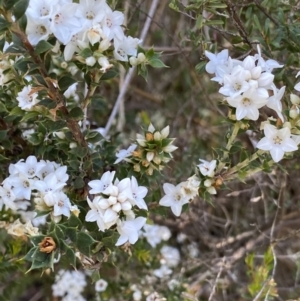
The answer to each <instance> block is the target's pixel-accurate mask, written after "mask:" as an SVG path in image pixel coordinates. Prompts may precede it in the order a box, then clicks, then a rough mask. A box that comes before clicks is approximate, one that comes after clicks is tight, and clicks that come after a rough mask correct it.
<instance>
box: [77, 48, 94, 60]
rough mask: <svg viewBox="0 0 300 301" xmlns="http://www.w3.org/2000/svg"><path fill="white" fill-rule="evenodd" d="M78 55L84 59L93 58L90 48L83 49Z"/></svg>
mask: <svg viewBox="0 0 300 301" xmlns="http://www.w3.org/2000/svg"><path fill="white" fill-rule="evenodd" d="M79 55H80V56H82V57H83V58H85V59H86V58H88V57H90V56H93V52H92V50H91V49H90V48H85V49H83V50H82V51H80V53H79Z"/></svg>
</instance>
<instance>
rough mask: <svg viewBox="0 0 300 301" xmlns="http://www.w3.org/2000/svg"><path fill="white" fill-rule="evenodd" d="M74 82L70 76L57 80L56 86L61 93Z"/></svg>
mask: <svg viewBox="0 0 300 301" xmlns="http://www.w3.org/2000/svg"><path fill="white" fill-rule="evenodd" d="M76 82H77V80H76V79H74V78H72V77H70V76H63V77H61V78H60V79H59V80H58V86H59V88H60V90H61V91H62V92H65V91H66V90H67V89H68V88H69V87H70V86H71V85H73V84H74V83H76Z"/></svg>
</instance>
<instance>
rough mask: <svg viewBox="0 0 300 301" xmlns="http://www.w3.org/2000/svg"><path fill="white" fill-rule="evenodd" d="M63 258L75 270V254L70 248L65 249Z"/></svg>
mask: <svg viewBox="0 0 300 301" xmlns="http://www.w3.org/2000/svg"><path fill="white" fill-rule="evenodd" d="M65 257H66V258H67V259H68V262H69V263H70V264H71V265H72V266H73V267H74V268H75V267H76V256H75V252H74V251H73V250H72V249H71V248H68V249H67V251H66V254H65Z"/></svg>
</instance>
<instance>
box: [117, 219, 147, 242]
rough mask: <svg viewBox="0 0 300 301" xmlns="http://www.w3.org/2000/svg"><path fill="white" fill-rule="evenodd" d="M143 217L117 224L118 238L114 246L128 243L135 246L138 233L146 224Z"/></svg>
mask: <svg viewBox="0 0 300 301" xmlns="http://www.w3.org/2000/svg"><path fill="white" fill-rule="evenodd" d="M146 220H147V219H146V218H145V217H137V218H136V219H134V220H128V221H121V220H120V221H119V222H118V224H117V230H118V232H119V234H120V237H119V239H118V241H117V243H116V246H120V245H123V244H124V243H125V242H127V241H129V242H130V243H131V244H135V243H136V241H137V240H138V238H139V231H140V230H141V229H142V228H143V226H144V225H145V223H146Z"/></svg>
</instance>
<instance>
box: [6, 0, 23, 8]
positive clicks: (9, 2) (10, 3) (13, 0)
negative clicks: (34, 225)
mask: <svg viewBox="0 0 300 301" xmlns="http://www.w3.org/2000/svg"><path fill="white" fill-rule="evenodd" d="M18 1H19V0H4V1H3V6H4V8H5V9H6V10H10V9H11V8H12V7H13V6H14V5H15V4H16V3H17V2H18Z"/></svg>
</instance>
